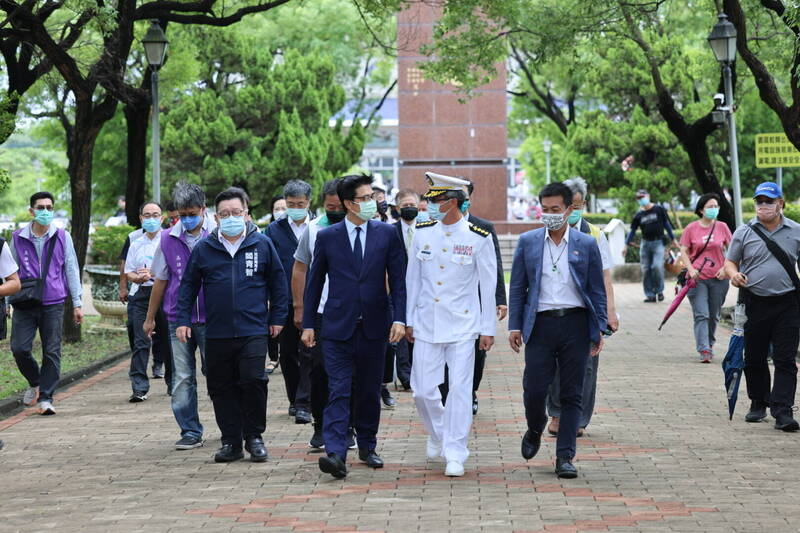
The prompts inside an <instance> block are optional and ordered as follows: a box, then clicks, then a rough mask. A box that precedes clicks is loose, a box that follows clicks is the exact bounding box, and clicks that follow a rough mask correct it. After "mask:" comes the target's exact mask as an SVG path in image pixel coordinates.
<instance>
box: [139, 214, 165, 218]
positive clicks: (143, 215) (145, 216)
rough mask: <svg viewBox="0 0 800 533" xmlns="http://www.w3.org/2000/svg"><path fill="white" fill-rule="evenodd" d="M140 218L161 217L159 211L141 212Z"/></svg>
mask: <svg viewBox="0 0 800 533" xmlns="http://www.w3.org/2000/svg"><path fill="white" fill-rule="evenodd" d="M142 218H161V213H142Z"/></svg>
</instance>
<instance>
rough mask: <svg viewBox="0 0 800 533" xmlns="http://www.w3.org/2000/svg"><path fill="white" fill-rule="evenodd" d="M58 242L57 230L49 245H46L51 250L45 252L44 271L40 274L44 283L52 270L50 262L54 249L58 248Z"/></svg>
mask: <svg viewBox="0 0 800 533" xmlns="http://www.w3.org/2000/svg"><path fill="white" fill-rule="evenodd" d="M56 240H58V230H56V232H55V233H54V234H53V236H52V237H51V238H50V240H49V241H48V242H47V244H45V246H49V248H47V249H46V250H45V251H44V253H45V257H44V266H43V267H42V271H41V272H40V273H39V277H40V278H41V280H42V281H44V280H45V279H47V271H48V270H49V269H50V260H51V259H52V258H53V249H54V248H55V247H56Z"/></svg>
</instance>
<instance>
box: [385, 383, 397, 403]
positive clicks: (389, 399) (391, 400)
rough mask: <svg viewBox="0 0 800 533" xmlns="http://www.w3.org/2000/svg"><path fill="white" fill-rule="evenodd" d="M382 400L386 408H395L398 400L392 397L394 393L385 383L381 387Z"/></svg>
mask: <svg viewBox="0 0 800 533" xmlns="http://www.w3.org/2000/svg"><path fill="white" fill-rule="evenodd" d="M381 400H383V407H384V408H385V409H394V406H395V405H397V400H395V399H394V398H393V397H392V394H391V393H390V392H389V389H387V388H386V386H385V385H384V386H383V388H382V389H381Z"/></svg>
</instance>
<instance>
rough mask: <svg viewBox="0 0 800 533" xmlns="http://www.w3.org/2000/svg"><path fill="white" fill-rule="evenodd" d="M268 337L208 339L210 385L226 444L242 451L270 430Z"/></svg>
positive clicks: (207, 358)
mask: <svg viewBox="0 0 800 533" xmlns="http://www.w3.org/2000/svg"><path fill="white" fill-rule="evenodd" d="M267 349H268V348H267V336H266V335H256V336H252V337H240V338H233V339H206V383H207V385H208V395H209V396H210V397H211V402H212V403H213V404H214V416H215V417H216V419H217V426H219V429H220V432H221V433H222V443H223V444H231V445H233V446H234V447H236V448H241V446H242V440H243V439H244V438H247V437H260V436H261V434H262V433H264V430H265V429H266V426H267V382H268V381H269V378H268V377H267V373H266V372H265V370H264V365H265V363H266V359H267Z"/></svg>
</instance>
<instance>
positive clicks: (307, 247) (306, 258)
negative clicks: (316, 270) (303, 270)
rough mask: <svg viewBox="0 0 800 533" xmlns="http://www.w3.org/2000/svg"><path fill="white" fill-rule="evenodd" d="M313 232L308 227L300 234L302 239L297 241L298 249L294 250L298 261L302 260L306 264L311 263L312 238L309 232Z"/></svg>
mask: <svg viewBox="0 0 800 533" xmlns="http://www.w3.org/2000/svg"><path fill="white" fill-rule="evenodd" d="M309 233H311V232H310V231H308V228H306V229H305V231H303V234H302V235H301V236H300V241H299V242H298V243H297V249H296V250H295V251H294V258H295V259H296V260H297V261H300V262H301V263H303V264H304V265H310V264H311V259H312V255H311V238H310V237H309V236H308V234H309Z"/></svg>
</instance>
